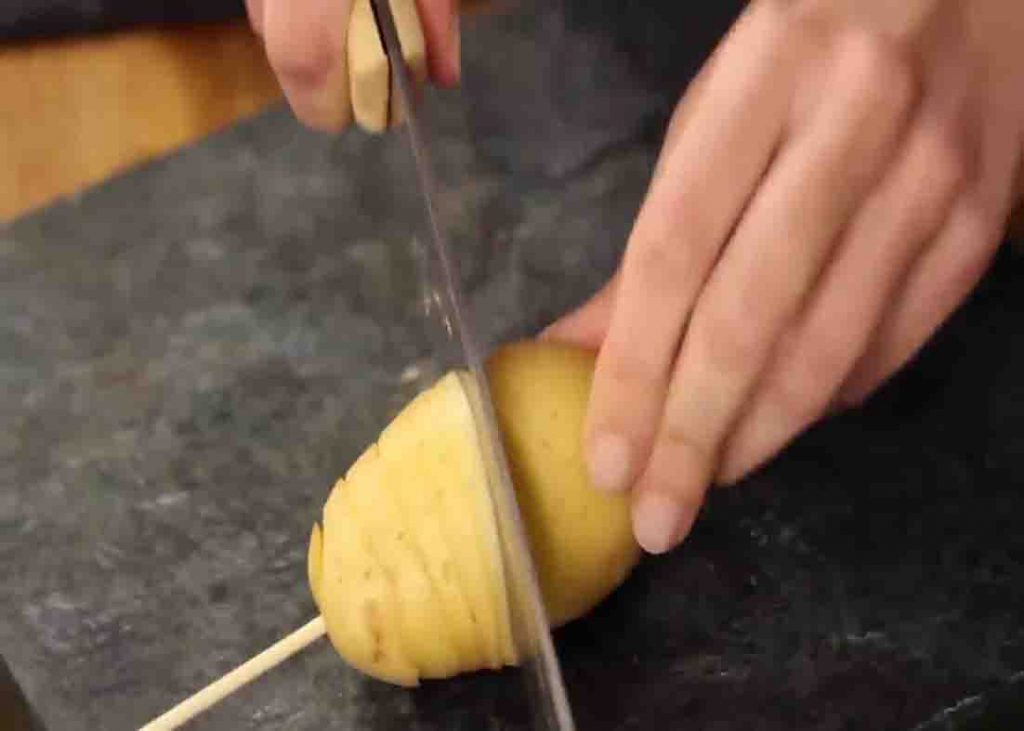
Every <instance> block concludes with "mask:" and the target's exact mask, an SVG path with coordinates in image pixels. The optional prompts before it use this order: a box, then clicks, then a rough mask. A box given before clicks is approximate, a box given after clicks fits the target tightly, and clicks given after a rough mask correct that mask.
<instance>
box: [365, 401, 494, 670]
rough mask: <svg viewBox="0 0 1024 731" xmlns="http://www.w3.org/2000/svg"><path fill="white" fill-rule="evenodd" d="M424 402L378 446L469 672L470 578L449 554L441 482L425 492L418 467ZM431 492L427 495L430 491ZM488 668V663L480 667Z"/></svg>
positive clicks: (473, 640) (474, 643)
mask: <svg viewBox="0 0 1024 731" xmlns="http://www.w3.org/2000/svg"><path fill="white" fill-rule="evenodd" d="M424 402H425V399H424V398H423V397H422V395H421V396H420V397H418V398H417V399H416V400H414V401H413V402H412V403H411V404H410V405H409V408H408V409H407V414H406V416H407V418H404V419H398V420H395V421H394V422H392V424H391V425H390V426H388V428H387V429H385V430H384V432H383V433H382V434H381V436H380V440H379V441H378V444H379V448H380V451H381V454H383V455H385V459H386V461H387V464H388V467H389V469H390V470H391V471H392V479H391V484H392V485H393V486H394V497H395V500H396V502H397V504H398V506H399V510H400V511H401V512H402V514H403V523H404V525H405V526H406V530H407V531H408V532H409V537H410V539H411V540H412V541H413V543H414V545H415V546H416V549H417V550H418V551H419V552H420V554H421V556H422V559H423V562H424V564H425V566H426V569H427V572H428V574H429V575H430V578H431V580H432V582H433V584H434V587H435V589H436V591H437V592H438V594H439V595H440V597H441V600H442V603H443V608H444V612H445V616H446V618H447V620H448V622H449V623H450V625H449V628H450V631H451V636H452V641H453V643H454V645H455V647H456V651H457V653H458V656H459V665H460V667H461V668H468V667H473V666H474V665H476V664H479V663H480V662H481V654H482V653H484V652H486V649H485V648H486V646H487V640H486V639H485V638H484V637H483V634H484V633H485V632H486V631H487V628H486V625H485V624H483V623H481V622H480V620H479V618H478V616H477V614H478V611H479V610H476V609H475V608H474V607H472V606H471V605H470V598H469V592H468V591H467V587H468V586H469V580H470V576H469V575H468V572H467V571H466V570H465V568H464V566H463V558H462V557H461V556H460V555H459V553H458V552H456V551H455V550H453V547H452V545H451V542H450V541H449V540H448V536H449V535H450V534H451V530H452V526H451V524H450V520H449V517H448V511H447V510H446V509H445V506H446V504H447V502H448V501H449V500H448V499H447V498H448V496H447V495H441V496H440V498H439V497H438V492H440V491H445V492H446V491H447V490H446V488H447V485H448V483H447V482H442V483H441V485H439V486H438V485H434V486H430V485H427V484H425V481H424V479H423V473H422V471H421V465H422V464H423V463H424V461H425V459H426V457H425V454H424V453H429V452H430V451H431V444H430V443H429V441H428V440H427V439H424V438H423V435H422V427H421V426H420V424H422V423H423V420H424V419H425V418H429V411H428V410H425V409H423V408H421V406H422V404H423V403H424ZM431 487H433V489H431ZM485 662H487V663H488V666H490V667H496V665H494V664H493V663H492V662H490V661H485Z"/></svg>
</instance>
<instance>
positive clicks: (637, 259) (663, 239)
mask: <svg viewBox="0 0 1024 731" xmlns="http://www.w3.org/2000/svg"><path fill="white" fill-rule="evenodd" d="M677 233H678V232H677V231H674V230H673V228H672V227H671V226H667V225H666V226H662V225H657V227H656V228H655V230H653V231H648V232H647V234H646V235H645V239H646V240H642V241H640V242H638V243H639V244H640V245H639V246H632V247H630V251H629V253H628V254H627V258H626V261H625V262H624V270H627V271H629V272H631V274H632V276H633V277H634V278H635V280H636V282H637V284H638V285H639V286H640V287H642V288H643V289H644V291H647V292H650V293H653V294H655V295H659V296H675V295H678V294H679V293H681V292H683V291H684V290H685V289H686V287H687V284H688V282H689V281H690V279H691V277H692V272H693V262H692V261H691V259H692V257H691V256H690V255H689V251H688V249H687V247H686V246H685V245H684V244H683V242H682V241H680V240H679V237H678V236H677V235H676V234H677Z"/></svg>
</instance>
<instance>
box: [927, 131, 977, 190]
mask: <svg viewBox="0 0 1024 731" xmlns="http://www.w3.org/2000/svg"><path fill="white" fill-rule="evenodd" d="M922 145H923V148H924V151H923V155H924V158H925V161H926V162H925V164H926V165H927V168H928V180H929V183H930V184H932V185H934V186H935V187H936V188H937V189H938V190H939V191H940V192H941V193H942V194H951V193H953V192H954V191H956V190H958V189H959V188H960V187H961V186H962V185H963V183H964V182H965V181H966V180H967V177H968V176H969V174H970V162H971V160H970V155H969V154H968V152H967V146H966V145H965V144H964V142H963V140H962V137H961V135H960V134H959V132H958V130H957V129H956V128H955V127H954V126H953V125H951V124H943V125H936V126H934V127H933V128H932V129H931V130H929V131H928V132H927V133H926V134H925V137H924V139H923V141H922Z"/></svg>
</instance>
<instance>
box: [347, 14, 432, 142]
mask: <svg viewBox="0 0 1024 731" xmlns="http://www.w3.org/2000/svg"><path fill="white" fill-rule="evenodd" d="M390 2H391V13H392V15H393V16H394V19H395V26H396V29H397V31H398V40H399V42H400V43H401V45H402V57H403V58H404V59H405V62H406V64H407V65H408V66H409V70H410V73H411V75H412V77H413V80H414V81H415V82H417V83H422V82H424V81H425V80H426V78H427V53H426V44H425V42H424V39H423V29H422V27H421V26H420V18H419V12H418V11H417V9H416V2H415V0H390ZM346 50H347V55H348V73H349V85H350V90H351V99H352V111H353V115H354V116H355V120H356V122H358V123H359V126H360V127H362V128H363V129H364V130H366V131H367V132H370V133H374V134H379V133H381V132H383V131H385V130H386V129H388V128H391V127H396V126H398V125H399V124H401V120H402V117H401V109H400V105H399V103H398V99H397V94H396V93H395V81H394V79H393V78H392V74H391V67H390V64H389V63H388V57H387V54H386V53H385V52H384V46H383V45H382V43H381V39H380V35H379V33H378V29H377V22H376V19H375V18H374V15H373V8H372V7H371V6H370V2H369V0H355V3H354V4H353V6H352V16H351V20H350V22H349V29H348V43H347V49H346Z"/></svg>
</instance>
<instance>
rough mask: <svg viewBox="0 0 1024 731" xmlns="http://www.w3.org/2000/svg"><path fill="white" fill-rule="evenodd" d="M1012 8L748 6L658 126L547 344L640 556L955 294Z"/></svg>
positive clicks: (1003, 177) (1020, 85)
mask: <svg viewBox="0 0 1024 731" xmlns="http://www.w3.org/2000/svg"><path fill="white" fill-rule="evenodd" d="M1022 38H1024V4H1022V3H1020V2H1014V1H1012V0H973V1H972V2H960V1H958V0H913V1H910V2H889V0H867V1H863V0H790V1H787V2H782V1H780V0H755V1H754V2H752V3H751V4H750V5H749V6H748V8H747V10H746V11H745V12H744V13H743V15H742V17H741V18H740V19H739V21H738V22H737V23H736V24H735V26H734V27H733V28H732V30H731V32H730V33H729V34H728V35H727V36H726V37H725V38H724V40H723V41H722V43H721V45H720V46H719V48H718V49H717V51H716V52H715V53H714V55H713V56H712V57H711V59H710V60H709V61H708V63H707V65H706V66H705V67H704V69H703V70H702V72H701V73H700V75H699V76H698V78H697V79H696V81H695V82H694V83H693V84H692V85H691V87H690V89H689V91H688V92H687V93H686V95H685V97H684V98H683V99H682V101H681V102H680V104H679V106H678V107H677V109H676V112H675V115H674V118H673V119H672V122H671V124H670V127H669V129H668V132H667V135H666V139H665V142H664V146H663V148H662V151H661V156H660V159H659V161H658V164H657V167H656V169H655V173H654V176H653V179H652V181H651V184H650V187H649V190H648V193H647V197H646V200H645V201H644V203H643V206H642V208H641V210H640V213H639V215H638V217H637V219H636V222H635V224H634V227H633V230H632V233H631V236H630V239H629V241H628V243H627V247H626V252H625V256H624V258H623V261H622V264H621V267H620V269H619V271H618V273H617V274H616V276H615V277H614V278H613V280H612V281H611V282H610V283H609V284H608V286H606V287H605V288H604V289H603V290H602V291H601V292H599V293H598V294H597V295H596V296H595V297H594V298H593V299H592V301H591V302H589V303H588V304H586V305H585V306H584V307H583V308H582V309H581V310H579V311H577V312H575V313H573V314H571V315H570V316H568V317H566V318H564V319H563V320H561V321H560V322H558V323H556V324H555V325H554V326H553V327H552V328H551V329H549V331H548V333H547V335H548V336H549V337H552V338H557V339H564V340H569V341H573V342H578V343H582V344H586V345H588V346H590V347H594V348H600V356H599V359H598V365H597V371H596V374H595V378H594V393H593V399H592V403H591V408H590V413H589V416H588V425H587V443H588V459H589V463H590V466H591V470H592V474H593V477H594V481H595V483H596V484H599V485H601V486H602V487H603V488H605V489H608V490H611V491H623V492H625V491H628V492H629V494H631V495H632V500H633V520H634V528H635V531H636V534H637V536H638V538H639V540H640V542H641V544H642V545H643V546H644V548H646V549H647V550H649V551H652V552H663V551H666V550H669V549H671V548H672V547H674V546H676V545H677V544H678V543H679V542H680V541H681V540H682V539H683V538H684V537H685V536H686V535H687V534H688V533H689V531H690V529H691V526H692V525H693V522H694V520H695V518H696V517H697V515H698V513H699V511H700V509H701V506H702V504H703V501H704V495H705V491H706V490H707V488H708V487H709V485H711V484H713V483H715V482H718V483H724V484H728V483H732V482H735V481H737V480H738V479H739V478H741V477H742V476H744V475H745V474H747V473H748V472H750V471H751V470H752V469H754V468H755V467H757V466H758V465H760V464H761V463H763V462H764V461H765V460H767V459H769V458H771V457H772V456H773V455H775V454H776V453H777V452H778V451H779V450H780V449H781V448H782V447H783V446H785V445H786V444H787V443H788V442H789V441H790V440H791V439H793V438H794V436H796V435H797V434H799V433H800V432H802V431H803V430H804V429H806V428H807V427H808V426H809V425H810V424H812V423H814V422H815V421H816V420H818V419H819V418H820V417H821V416H822V415H823V414H825V413H826V412H827V411H828V410H830V409H832V408H836V407H841V406H843V405H846V404H853V403H856V402H858V401H859V400H861V399H863V398H864V397H865V396H866V395H868V394H870V393H871V392H872V391H873V390H874V389H875V388H876V387H877V386H878V385H879V384H880V383H882V382H883V381H884V380H885V379H887V378H888V377H889V376H890V375H891V374H892V373H893V372H894V371H896V370H897V369H898V368H900V367H901V366H902V365H903V364H904V363H906V362H907V361H908V360H909V359H910V358H911V357H912V356H913V355H914V353H915V352H916V351H917V350H918V349H919V348H920V347H921V345H922V344H923V343H924V342H925V341H926V340H927V339H928V338H929V337H930V336H931V334H932V333H933V332H934V331H935V330H936V328H937V327H938V326H939V325H940V324H941V323H942V322H943V321H944V320H945V319H946V317H947V316H948V315H949V314H950V313H951V312H952V311H953V310H954V308H956V307H957V306H958V305H959V303H960V302H961V301H962V300H963V299H964V297H966V295H967V294H968V293H969V291H970V290H971V289H972V288H973V287H974V285H975V284H976V283H977V281H978V280H979V278H980V277H981V275H982V273H983V272H984V270H985V269H986V267H987V266H988V263H989V261H990V260H991V258H992V256H993V254H994V252H995V250H996V248H997V246H998V244H999V242H1000V240H1001V238H1002V236H1003V233H1004V231H1005V226H1006V221H1007V217H1008V213H1009V211H1010V210H1011V205H1012V204H1013V202H1014V201H1013V199H1014V179H1015V176H1017V175H1018V174H1019V171H1020V167H1021V158H1022V150H1024V51H1022V49H1024V46H1022V44H1021V39H1022Z"/></svg>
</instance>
